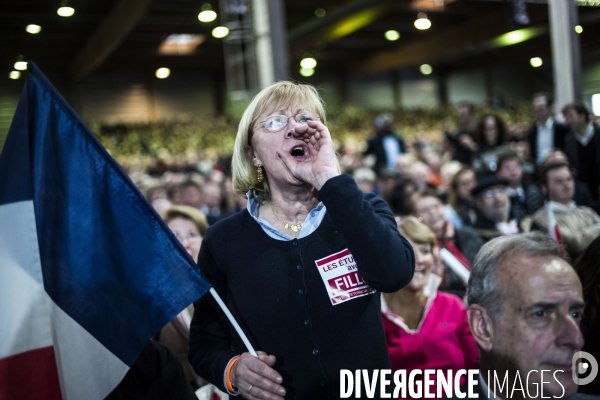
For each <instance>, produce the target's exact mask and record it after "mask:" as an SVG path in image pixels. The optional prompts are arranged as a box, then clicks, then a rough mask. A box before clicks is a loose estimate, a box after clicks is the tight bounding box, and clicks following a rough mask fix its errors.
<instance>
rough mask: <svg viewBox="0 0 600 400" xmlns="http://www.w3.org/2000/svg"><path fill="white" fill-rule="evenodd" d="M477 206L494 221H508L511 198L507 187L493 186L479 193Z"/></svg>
mask: <svg viewBox="0 0 600 400" xmlns="http://www.w3.org/2000/svg"><path fill="white" fill-rule="evenodd" d="M476 205H477V208H478V209H479V211H481V213H482V214H483V215H485V216H486V218H488V219H489V220H490V221H493V222H506V221H507V220H508V214H509V212H510V200H509V198H508V192H507V191H506V187H504V186H502V185H496V186H492V187H490V188H488V189H486V190H484V191H483V192H482V193H479V195H478V196H477V201H476Z"/></svg>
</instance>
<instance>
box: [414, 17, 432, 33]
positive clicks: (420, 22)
mask: <svg viewBox="0 0 600 400" xmlns="http://www.w3.org/2000/svg"><path fill="white" fill-rule="evenodd" d="M415 28H417V29H418V30H421V31H423V30H425V29H429V28H431V21H430V20H429V19H428V18H427V14H425V13H419V14H417V20H416V21H415Z"/></svg>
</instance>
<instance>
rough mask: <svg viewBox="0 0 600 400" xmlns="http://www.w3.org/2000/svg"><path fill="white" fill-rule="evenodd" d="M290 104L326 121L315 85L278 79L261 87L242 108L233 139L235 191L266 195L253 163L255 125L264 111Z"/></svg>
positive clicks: (265, 184)
mask: <svg viewBox="0 0 600 400" xmlns="http://www.w3.org/2000/svg"><path fill="white" fill-rule="evenodd" d="M289 106H301V107H303V108H305V109H306V111H310V112H311V113H314V114H315V115H316V116H318V117H319V120H320V121H321V122H322V123H323V124H325V125H326V124H327V121H326V119H325V118H326V117H325V107H324V104H323V100H322V99H321V97H320V96H319V92H317V89H315V87H314V86H311V85H305V84H300V83H295V82H290V81H281V82H277V83H274V84H273V85H271V86H269V87H267V88H265V89H263V90H261V91H260V93H258V94H257V95H256V96H254V99H252V102H251V103H250V105H248V108H246V111H244V114H243V115H242V119H241V120H240V125H239V127H238V131H237V136H236V138H235V145H234V147H233V158H232V160H231V168H232V183H233V189H234V190H235V191H236V193H238V194H240V195H242V196H244V197H245V196H246V193H247V192H248V191H249V190H252V191H253V192H254V195H255V196H258V195H260V196H262V197H263V198H265V195H268V193H269V182H268V179H267V175H266V173H263V176H264V179H263V181H262V182H258V179H256V175H257V173H256V167H255V166H254V163H253V162H252V158H253V157H252V152H251V149H252V135H253V133H254V126H255V125H256V122H257V119H258V117H259V116H261V115H262V114H263V113H265V112H272V111H275V110H278V109H280V108H282V107H289ZM263 170H264V166H263Z"/></svg>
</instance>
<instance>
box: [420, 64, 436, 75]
mask: <svg viewBox="0 0 600 400" xmlns="http://www.w3.org/2000/svg"><path fill="white" fill-rule="evenodd" d="M419 70H420V71H421V73H422V74H423V75H431V73H432V72H433V68H431V65H429V64H423V65H421V66H420V67H419Z"/></svg>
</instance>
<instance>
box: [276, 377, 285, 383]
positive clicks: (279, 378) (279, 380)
mask: <svg viewBox="0 0 600 400" xmlns="http://www.w3.org/2000/svg"><path fill="white" fill-rule="evenodd" d="M275 382H277V383H281V382H283V379H281V377H280V376H278V377H277V378H275Z"/></svg>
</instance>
